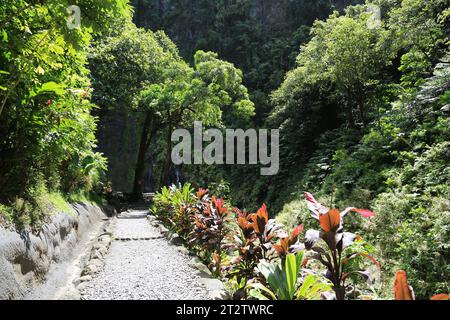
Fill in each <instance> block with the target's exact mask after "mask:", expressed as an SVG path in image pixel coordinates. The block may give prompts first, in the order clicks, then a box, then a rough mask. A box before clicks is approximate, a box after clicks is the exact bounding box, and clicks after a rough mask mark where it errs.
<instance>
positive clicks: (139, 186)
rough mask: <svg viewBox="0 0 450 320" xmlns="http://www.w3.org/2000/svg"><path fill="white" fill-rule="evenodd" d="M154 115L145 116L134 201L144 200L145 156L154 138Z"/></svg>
mask: <svg viewBox="0 0 450 320" xmlns="http://www.w3.org/2000/svg"><path fill="white" fill-rule="evenodd" d="M151 126H152V114H151V113H150V112H147V114H146V115H145V121H144V126H143V128H142V134H141V141H140V144H139V153H138V157H137V162H136V168H135V171H134V183H133V200H135V201H137V200H140V199H142V190H143V181H142V179H143V175H144V171H145V154H146V153H147V150H148V147H149V145H150V140H151V136H152V128H151Z"/></svg>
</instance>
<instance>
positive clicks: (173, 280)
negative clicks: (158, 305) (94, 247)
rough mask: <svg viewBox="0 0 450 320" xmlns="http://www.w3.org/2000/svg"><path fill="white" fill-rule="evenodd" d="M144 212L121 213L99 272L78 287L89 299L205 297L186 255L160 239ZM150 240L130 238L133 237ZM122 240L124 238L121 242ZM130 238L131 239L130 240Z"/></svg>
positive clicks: (179, 298)
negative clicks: (83, 285)
mask: <svg viewBox="0 0 450 320" xmlns="http://www.w3.org/2000/svg"><path fill="white" fill-rule="evenodd" d="M145 214H146V212H145V211H132V212H127V213H122V214H121V215H120V216H119V217H118V219H117V221H116V224H115V226H114V231H113V234H114V238H115V239H116V240H115V241H113V243H112V245H111V248H110V250H109V252H108V254H107V256H106V259H105V267H104V269H103V271H102V272H101V273H100V274H98V275H96V276H95V277H94V279H93V280H92V281H89V282H86V286H85V287H84V288H83V289H82V290H81V294H82V297H83V299H89V300H131V299H132V300H144V299H145V300H163V299H164V300H166V299H170V300H188V299H206V297H207V291H206V289H205V287H204V286H203V285H202V284H201V283H200V282H199V276H198V275H196V270H195V269H193V268H192V267H190V266H189V265H188V263H189V260H190V259H189V257H188V256H186V255H184V254H182V253H180V252H179V251H178V250H177V249H176V247H175V246H173V245H170V244H169V243H168V242H167V240H166V239H164V238H161V234H160V233H159V231H158V230H157V229H155V228H154V227H153V226H151V225H150V223H148V221H147V219H146V215H145ZM142 238H144V239H150V240H133V239H142ZM118 239H123V240H126V241H121V240H118ZM130 239H131V240H130Z"/></svg>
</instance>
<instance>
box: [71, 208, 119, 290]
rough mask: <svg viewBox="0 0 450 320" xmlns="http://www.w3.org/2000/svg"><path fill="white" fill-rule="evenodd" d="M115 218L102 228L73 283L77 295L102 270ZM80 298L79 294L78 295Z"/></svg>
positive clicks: (111, 238)
mask: <svg viewBox="0 0 450 320" xmlns="http://www.w3.org/2000/svg"><path fill="white" fill-rule="evenodd" d="M115 219H116V217H114V218H112V219H111V220H109V221H108V222H106V223H105V225H104V226H103V232H102V233H101V234H99V235H98V236H97V239H96V241H95V242H94V244H93V245H92V247H91V249H90V254H89V258H88V259H87V262H86V264H85V266H84V268H83V270H82V271H81V274H80V277H78V278H76V279H75V280H74V281H73V285H74V286H75V288H76V290H77V291H78V293H80V291H81V290H82V289H83V288H84V287H85V286H86V285H87V282H89V281H91V280H92V278H93V277H94V276H95V275H96V274H98V273H99V272H101V271H102V270H103V267H104V265H105V257H106V255H107V254H108V251H109V248H110V246H111V242H112V240H113V235H112V229H113V226H114V222H115ZM80 296H81V294H80Z"/></svg>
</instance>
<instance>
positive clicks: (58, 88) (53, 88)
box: [37, 81, 66, 96]
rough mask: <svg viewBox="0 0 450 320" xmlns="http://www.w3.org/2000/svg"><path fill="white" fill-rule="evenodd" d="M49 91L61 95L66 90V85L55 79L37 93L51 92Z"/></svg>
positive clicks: (45, 84)
mask: <svg viewBox="0 0 450 320" xmlns="http://www.w3.org/2000/svg"><path fill="white" fill-rule="evenodd" d="M49 92H53V93H55V94H56V95H58V96H61V95H63V94H64V93H65V92H66V90H65V85H63V84H59V83H56V82H53V81H50V82H46V83H44V84H43V85H42V86H41V88H40V89H39V90H38V91H37V94H42V93H49Z"/></svg>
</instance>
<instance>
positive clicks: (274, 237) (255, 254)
mask: <svg viewBox="0 0 450 320" xmlns="http://www.w3.org/2000/svg"><path fill="white" fill-rule="evenodd" d="M235 212H236V214H237V225H238V229H237V232H236V233H235V235H234V239H233V241H232V245H231V246H230V247H231V248H232V249H234V250H237V252H238V256H237V257H234V258H233V259H232V260H231V261H230V262H231V264H230V266H229V267H228V274H229V276H231V277H233V278H234V279H235V281H236V282H237V283H241V284H242V285H241V286H240V290H238V291H237V292H236V297H239V298H241V297H244V296H246V293H247V290H246V288H247V286H246V284H247V282H248V281H249V280H251V279H254V278H255V277H259V276H260V275H262V276H264V274H262V273H261V270H260V269H258V268H257V266H258V265H259V264H260V262H261V261H265V262H267V263H269V262H270V261H272V260H279V257H281V258H282V263H283V264H284V260H285V258H286V255H287V254H288V253H295V252H297V251H298V250H294V247H295V245H296V244H298V234H299V233H300V232H301V230H302V226H299V227H298V228H296V229H295V230H294V232H293V234H292V236H290V235H289V234H288V233H287V232H286V231H285V230H284V226H283V225H282V224H279V223H276V221H275V219H269V214H268V212H267V207H266V205H265V204H263V205H262V206H261V208H259V209H258V211H257V212H256V213H248V212H246V211H240V210H239V209H237V208H235ZM277 241H279V243H278V244H277V243H276V242H277ZM277 253H278V255H277ZM261 280H262V279H261Z"/></svg>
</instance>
